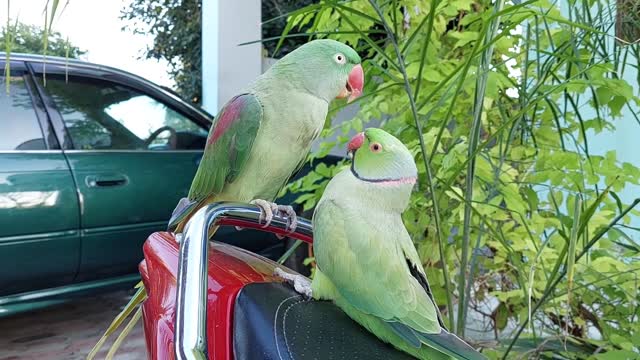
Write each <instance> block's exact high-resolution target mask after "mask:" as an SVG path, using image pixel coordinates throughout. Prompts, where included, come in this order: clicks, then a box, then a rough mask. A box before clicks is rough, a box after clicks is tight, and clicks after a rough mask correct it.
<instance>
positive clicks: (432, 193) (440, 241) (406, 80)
mask: <svg viewBox="0 0 640 360" xmlns="http://www.w3.org/2000/svg"><path fill="white" fill-rule="evenodd" d="M369 3H370V4H371V6H373V8H374V9H375V11H376V13H377V14H378V17H379V18H380V20H381V21H382V26H383V27H384V29H385V31H386V32H387V36H389V40H391V44H392V45H393V48H394V50H395V53H396V56H397V58H398V67H399V69H400V72H401V73H402V77H403V79H404V89H405V91H406V93H407V96H408V97H409V104H410V105H411V113H412V114H413V120H414V122H415V125H416V129H417V130H418V139H419V140H420V150H421V151H422V160H423V161H424V166H425V169H426V172H427V182H428V184H429V192H430V194H429V195H430V196H431V201H432V203H433V215H434V222H435V226H436V237H437V238H438V251H439V253H440V261H441V263H442V273H443V275H444V286H445V288H446V291H445V295H446V298H447V314H448V316H449V324H450V325H451V326H453V323H454V322H453V302H452V300H451V291H450V290H451V285H450V283H451V282H450V279H449V271H448V269H447V261H446V258H445V256H444V241H443V239H442V229H441V228H440V211H439V209H438V203H437V202H436V193H435V186H434V183H433V174H432V170H431V165H430V163H429V157H428V155H427V151H426V146H425V143H424V137H423V135H422V124H420V121H419V119H418V109H417V107H416V102H415V98H414V97H413V92H412V90H411V85H410V84H409V77H408V76H407V70H406V68H405V66H404V58H403V57H402V53H401V51H400V47H399V46H398V42H397V40H396V37H395V34H394V33H393V32H391V29H390V28H389V24H387V21H386V20H385V18H384V14H383V13H382V10H381V9H380V7H379V6H378V4H376V2H375V0H369Z"/></svg>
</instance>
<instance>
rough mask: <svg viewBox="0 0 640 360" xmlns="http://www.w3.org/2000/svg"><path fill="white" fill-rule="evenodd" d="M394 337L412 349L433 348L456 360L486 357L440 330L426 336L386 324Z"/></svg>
mask: <svg viewBox="0 0 640 360" xmlns="http://www.w3.org/2000/svg"><path fill="white" fill-rule="evenodd" d="M387 324H389V326H390V327H391V329H393V331H394V332H395V333H396V335H398V336H400V337H401V338H403V339H404V340H405V341H407V342H408V343H409V344H411V345H412V346H413V347H420V346H421V344H426V345H427V346H429V347H431V348H434V349H436V350H438V351H440V352H442V353H444V354H447V355H449V356H451V357H453V358H454V359H457V360H486V359H487V357H486V356H484V355H483V354H481V353H480V352H478V351H477V350H475V349H474V348H472V347H471V346H470V345H469V344H467V343H466V342H465V341H463V340H462V339H460V338H459V337H457V336H456V335H455V334H452V333H450V332H448V331H447V330H444V329H442V330H441V331H440V333H438V334H428V333H422V332H419V331H415V330H414V329H412V328H410V327H409V326H407V325H404V324H402V323H399V322H388V323H387Z"/></svg>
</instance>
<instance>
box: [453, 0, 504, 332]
mask: <svg viewBox="0 0 640 360" xmlns="http://www.w3.org/2000/svg"><path fill="white" fill-rule="evenodd" d="M502 4H503V2H502V0H497V1H496V3H495V5H494V9H493V12H494V14H497V13H499V12H500V11H501V10H502ZM499 23H500V17H499V16H496V17H495V18H494V19H493V22H492V23H491V25H490V28H489V29H488V35H487V36H486V37H485V38H484V41H485V43H488V42H491V39H493V38H494V37H495V36H496V33H497V32H498V24H499ZM492 57H493V45H491V46H489V47H487V49H486V50H485V51H484V52H483V53H482V56H481V57H480V66H478V75H477V76H478V77H477V82H476V93H475V95H476V98H475V101H474V109H473V124H472V127H471V134H470V136H469V147H468V157H469V167H468V168H467V177H466V181H465V183H466V189H465V198H467V199H469V200H471V199H473V181H474V177H475V168H476V157H475V153H476V149H477V147H478V141H479V140H480V127H481V125H482V114H483V108H484V96H485V90H486V87H487V80H488V77H489V66H490V65H491V58H492ZM469 62H471V59H469ZM470 234H471V203H466V204H465V206H464V221H463V233H462V258H461V260H460V273H459V277H458V296H459V301H458V324H457V327H456V333H457V334H458V335H459V336H461V337H464V331H465V323H466V320H467V308H468V306H467V305H468V302H469V300H468V294H467V288H466V281H467V280H468V281H469V282H472V281H473V278H469V279H467V277H466V276H465V275H466V273H467V270H468V269H467V263H468V261H469V241H470Z"/></svg>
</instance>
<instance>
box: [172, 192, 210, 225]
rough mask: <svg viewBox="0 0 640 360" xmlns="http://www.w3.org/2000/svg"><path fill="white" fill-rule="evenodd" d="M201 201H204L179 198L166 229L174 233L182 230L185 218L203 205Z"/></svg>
mask: <svg viewBox="0 0 640 360" xmlns="http://www.w3.org/2000/svg"><path fill="white" fill-rule="evenodd" d="M203 202H204V201H202V200H200V201H198V200H189V199H188V198H186V197H183V198H182V199H180V201H178V205H176V208H175V209H174V210H173V213H172V214H171V219H169V225H167V231H172V232H175V233H179V232H182V230H183V229H184V225H185V224H186V223H187V220H189V218H190V217H191V215H192V214H194V213H195V212H196V210H198V209H199V208H200V207H201V206H202V205H203Z"/></svg>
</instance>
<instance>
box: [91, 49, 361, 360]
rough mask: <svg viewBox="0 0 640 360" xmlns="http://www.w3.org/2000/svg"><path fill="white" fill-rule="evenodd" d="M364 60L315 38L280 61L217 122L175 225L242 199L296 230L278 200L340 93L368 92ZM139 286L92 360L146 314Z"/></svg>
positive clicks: (177, 228) (292, 218) (354, 95)
mask: <svg viewBox="0 0 640 360" xmlns="http://www.w3.org/2000/svg"><path fill="white" fill-rule="evenodd" d="M360 63H361V59H360V56H359V55H358V53H357V52H356V51H355V50H353V49H352V48H351V47H349V46H348V45H345V44H343V43H340V42H337V41H334V40H328V39H323V40H314V41H311V42H309V43H307V44H304V45H302V46H300V47H299V48H297V49H295V50H294V51H292V52H291V53H289V54H288V55H286V56H284V57H283V58H282V59H280V60H278V61H277V62H276V63H275V64H274V65H273V66H272V67H271V68H270V69H269V70H267V71H266V72H265V73H264V74H262V75H260V76H259V77H258V78H257V79H256V80H255V81H254V82H253V83H252V84H251V85H249V86H248V87H247V88H246V90H245V91H244V92H242V93H241V94H239V95H237V96H235V97H233V98H232V99H231V100H229V102H227V103H226V104H225V105H224V107H223V108H222V109H221V110H220V112H219V113H218V115H217V116H216V118H215V120H214V123H213V125H212V127H211V129H210V131H209V135H208V137H207V142H206V146H205V149H204V154H203V156H202V160H201V162H200V165H199V166H198V170H197V172H196V175H195V177H194V179H193V182H192V184H191V189H190V190H189V194H188V196H187V197H186V198H183V199H181V200H180V202H179V203H178V205H177V206H176V209H175V210H174V211H173V215H172V216H171V220H170V221H169V230H170V231H174V232H175V233H180V232H182V230H183V229H184V226H185V225H186V223H187V221H188V220H189V218H190V217H191V216H192V215H193V214H194V213H195V212H196V211H197V210H198V209H200V208H201V207H203V206H205V205H207V204H209V203H213V202H218V201H237V202H252V203H254V204H255V205H257V206H258V207H260V208H261V210H262V213H263V216H261V220H264V221H265V223H266V224H265V226H267V225H268V224H269V222H270V221H271V219H272V217H273V213H274V212H276V211H281V212H284V213H286V214H287V215H288V216H289V218H290V225H291V229H290V230H291V231H293V230H294V229H295V225H296V219H295V212H294V211H293V208H291V206H281V205H277V204H274V203H273V202H272V201H273V200H274V199H275V198H276V196H277V194H278V193H279V192H280V190H281V189H282V188H283V187H284V186H285V185H286V183H287V181H288V180H289V179H290V178H291V176H292V175H293V174H294V173H295V172H296V171H297V170H298V169H299V168H300V167H301V166H302V164H303V163H304V161H305V159H306V157H307V154H308V152H309V150H310V148H311V144H312V142H313V140H315V139H316V138H317V137H318V135H319V134H320V131H321V130H322V128H323V126H324V123H325V120H326V117H327V113H328V110H329V103H330V102H331V101H332V100H333V99H334V98H348V101H352V100H354V99H355V98H357V97H358V96H359V95H360V94H361V93H362V87H363V84H364V73H363V70H362V65H361V64H360ZM213 232H214V231H212V232H211V233H213ZM137 287H138V291H137V292H136V294H135V295H134V296H133V297H132V299H131V301H130V302H129V304H127V306H126V307H125V309H124V310H123V311H122V313H121V314H120V315H118V317H117V318H116V319H115V320H114V321H113V323H112V324H111V326H109V328H108V329H107V331H106V333H105V335H104V336H103V337H102V338H101V339H100V341H99V342H98V343H97V344H96V346H95V347H94V349H93V350H92V352H91V353H90V354H89V356H88V359H91V358H92V357H93V356H95V354H96V353H97V351H98V350H99V349H100V347H101V346H102V344H103V343H104V341H105V340H106V338H107V337H108V336H109V335H110V334H112V333H113V332H114V331H115V329H116V328H117V327H119V326H120V325H121V324H122V323H123V321H124V320H125V318H126V317H127V316H129V315H130V314H131V313H132V312H133V310H134V309H135V308H138V310H137V312H140V311H141V310H140V308H139V307H138V305H139V304H140V303H142V301H144V299H145V297H146V292H145V288H144V286H142V284H141V283H140V284H138V285H137ZM136 317H138V318H139V314H138V313H136V314H134V317H133V319H136ZM127 328H128V327H127ZM127 328H125V330H126V329H127ZM123 336H126V333H124V331H123V334H121V335H120V338H122V337H123ZM116 342H117V340H116ZM111 352H113V348H112V351H111Z"/></svg>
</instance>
